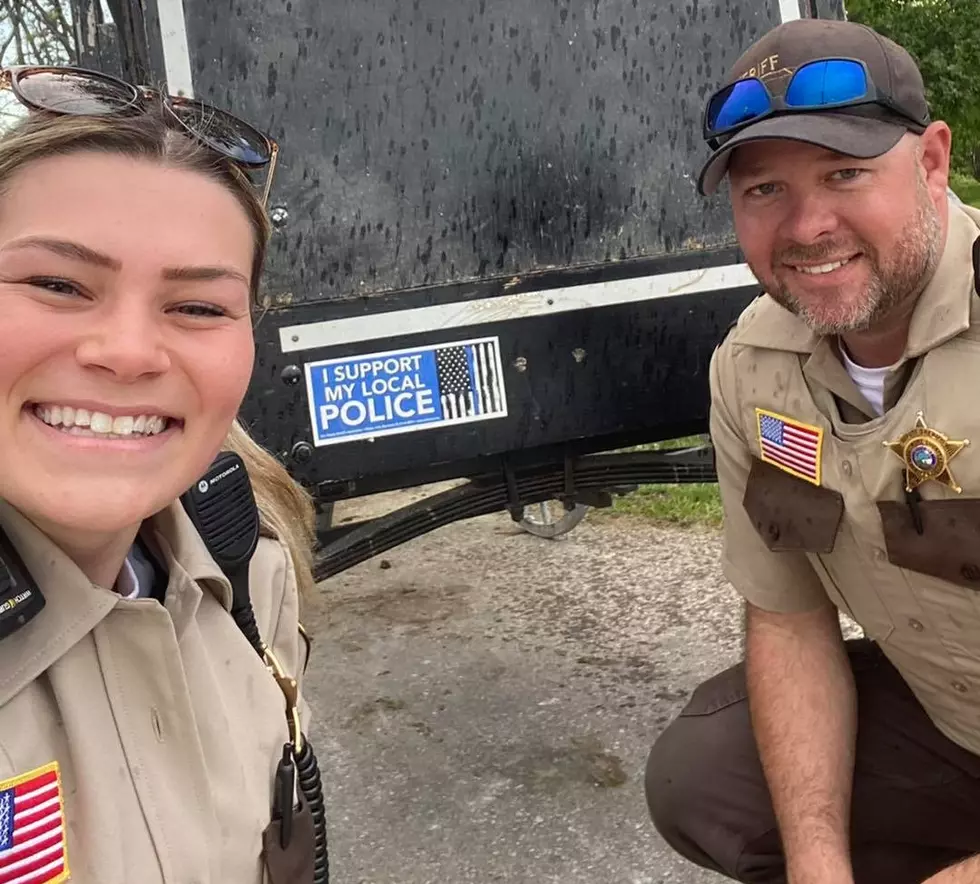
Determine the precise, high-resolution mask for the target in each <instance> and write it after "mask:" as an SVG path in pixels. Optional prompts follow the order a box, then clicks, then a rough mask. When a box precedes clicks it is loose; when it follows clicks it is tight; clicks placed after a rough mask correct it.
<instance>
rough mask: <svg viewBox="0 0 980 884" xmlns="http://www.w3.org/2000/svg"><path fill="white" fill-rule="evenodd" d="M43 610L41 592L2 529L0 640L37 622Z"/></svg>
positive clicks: (0, 546) (0, 538) (0, 542)
mask: <svg viewBox="0 0 980 884" xmlns="http://www.w3.org/2000/svg"><path fill="white" fill-rule="evenodd" d="M43 608H44V596H43V595H42V594H41V590H40V589H39V588H38V585H37V584H36V583H35V582H34V579H33V578H32V577H31V575H30V572H29V571H28V570H27V568H26V567H25V565H24V562H23V560H22V559H21V557H20V556H19V555H18V554H17V550H16V549H14V547H13V544H12V543H11V542H10V541H9V540H8V539H7V536H6V535H5V534H4V533H3V531H2V530H0V639H5V638H6V637H7V636H8V635H10V634H11V633H13V632H16V631H17V630H18V629H20V628H21V627H22V626H24V625H25V624H26V623H28V622H29V621H30V620H33V619H34V618H35V617H36V616H37V615H38V614H40V613H41V610H42V609H43Z"/></svg>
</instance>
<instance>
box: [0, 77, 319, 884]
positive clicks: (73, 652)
mask: <svg viewBox="0 0 980 884" xmlns="http://www.w3.org/2000/svg"><path fill="white" fill-rule="evenodd" d="M2 77H3V80H2V83H0V85H2V86H6V87H12V88H13V90H14V93H15V94H16V95H17V97H18V98H19V99H20V101H21V103H22V104H24V105H25V106H27V108H29V112H28V113H27V117H26V119H25V120H23V121H22V122H21V123H20V124H19V125H18V126H17V127H16V128H15V129H13V130H12V131H9V132H8V133H7V134H6V135H4V136H3V137H2V138H0V529H2V534H3V535H4V536H5V537H6V538H7V543H8V545H7V547H6V550H5V553H4V557H5V558H6V559H8V560H11V559H13V560H14V561H16V558H17V557H16V556H13V555H12V551H13V552H14V553H16V554H17V556H19V559H20V562H19V566H21V567H23V568H24V569H25V570H26V572H27V573H28V574H29V575H30V577H31V579H32V580H33V582H34V583H35V584H36V587H37V589H38V590H39V592H40V594H41V595H43V597H44V599H45V605H44V607H43V608H42V609H41V610H40V611H39V612H37V613H36V616H33V617H32V618H30V619H29V621H28V622H26V623H24V624H23V625H21V626H20V628H18V629H16V630H15V631H10V633H9V634H7V635H5V636H4V637H3V638H2V639H0V880H2V881H14V880H16V881H18V882H30V884H49V882H61V881H66V880H71V881H73V882H78V884H94V882H99V884H124V882H125V884H131V882H134V881H138V882H140V884H157V882H173V884H177V882H180V884H229V882H234V884H251V882H255V884H263V882H266V884H268V882H272V884H279V882H285V881H287V880H288V881H313V880H314V878H313V872H312V868H313V866H312V859H311V855H312V852H313V849H312V836H311V835H310V834H309V831H308V830H306V829H303V830H302V831H299V830H300V829H301V827H299V826H297V827H296V828H297V830H298V831H299V833H298V834H296V833H294V836H295V837H294V838H293V842H292V846H291V847H290V848H289V850H288V851H287V853H291V854H292V856H291V857H288V856H287V857H285V858H284V857H283V856H282V855H278V854H277V852H276V847H277V845H273V844H272V842H273V841H277V842H278V840H279V839H269V838H268V836H267V835H266V837H265V838H264V837H263V836H264V833H266V832H267V830H268V829H269V828H270V824H271V821H272V819H273V817H274V815H275V814H274V805H275V806H276V807H280V806H281V805H280V804H277V802H276V801H275V799H274V797H273V794H274V792H275V791H276V786H277V784H279V783H280V782H281V780H280V777H277V771H280V767H279V765H280V760H281V759H282V758H283V747H284V745H287V744H288V741H289V738H290V731H289V728H288V727H287V720H286V715H285V714H284V710H285V708H286V706H285V703H284V692H283V691H282V690H280V686H279V685H278V684H277V682H276V680H275V679H274V678H273V677H272V675H270V672H269V670H268V669H267V668H266V667H265V666H264V665H263V661H262V660H261V659H260V658H259V657H258V655H257V654H256V653H255V650H254V649H253V647H252V646H251V645H250V644H249V642H248V640H247V639H246V638H245V637H244V636H243V634H242V631H241V630H240V629H239V627H238V626H237V625H236V623H235V621H234V620H233V618H232V617H231V616H230V614H229V608H230V606H231V598H232V589H231V584H230V582H229V580H228V579H226V577H225V575H224V574H223V573H222V571H221V570H220V569H219V567H218V565H217V564H216V563H215V560H214V559H213V558H212V557H211V555H210V554H209V552H208V548H207V547H206V546H205V544H204V542H203V540H202V538H201V536H200V535H199V534H198V532H197V531H196V530H195V528H194V523H193V522H192V521H191V520H190V519H189V516H188V514H187V511H186V510H185V509H184V507H183V506H182V505H181V495H183V494H184V493H185V492H186V491H187V490H188V489H189V488H191V487H192V486H195V485H196V483H197V481H198V479H199V478H200V477H201V476H202V475H203V474H204V473H205V472H206V471H207V469H208V467H209V465H210V464H211V463H212V461H213V459H214V458H215V456H216V455H217V454H218V453H219V451H222V450H227V449H231V450H233V451H235V452H237V453H238V454H239V455H240V456H241V458H242V460H243V462H244V464H245V466H246V468H247V472H248V474H249V476H250V477H251V479H252V482H253V489H254V493H255V499H256V502H257V503H258V506H259V510H260V514H261V525H262V532H261V533H262V536H261V537H260V539H259V541H258V545H257V547H256V550H255V553H254V555H253V558H252V561H251V586H250V594H251V598H252V601H253V605H254V612H255V622H256V625H257V627H258V630H259V632H260V634H261V637H262V639H263V640H264V641H265V642H266V643H267V644H268V646H269V647H270V648H271V649H272V651H273V652H274V653H275V655H276V656H277V658H278V660H279V661H280V662H281V664H282V666H283V668H284V669H285V671H286V672H287V673H291V674H292V675H293V676H295V677H296V678H299V676H300V674H301V673H302V671H303V669H304V668H305V665H306V661H307V653H308V646H307V644H306V642H305V641H304V634H303V633H302V627H301V626H300V625H299V619H298V618H299V599H300V597H301V596H302V595H303V592H304V591H305V590H310V589H312V575H311V555H310V550H311V546H312V525H313V512H312V508H311V505H310V501H309V499H308V497H307V496H306V495H305V494H304V492H303V491H302V489H300V488H299V487H298V486H297V485H296V484H294V483H293V481H292V480H291V479H290V477H289V476H288V474H287V473H286V472H285V471H284V470H283V469H282V467H281V466H280V465H279V464H278V463H277V462H276V461H275V460H274V459H273V458H272V457H271V456H270V455H269V454H268V453H266V452H264V451H263V450H262V449H261V448H260V447H259V446H257V445H256V444H255V443H254V442H253V441H251V440H250V439H249V437H248V436H247V435H246V433H245V431H244V430H243V429H242V427H241V426H240V425H239V424H238V423H237V421H236V415H237V413H238V410H239V406H240V404H241V402H242V399H243V397H244V395H245V393H246V388H247V386H248V383H249V379H250V375H251V372H252V367H253V355H254V344H253V337H252V324H251V312H252V309H253V307H254V305H255V303H256V291H257V285H258V279H259V277H260V274H261V272H262V265H263V259H264V256H265V247H266V238H267V233H268V228H267V221H266V216H265V209H264V203H265V198H264V197H263V195H262V194H261V193H257V192H256V191H255V189H254V187H253V184H252V182H251V181H250V179H249V177H248V174H247V172H248V170H249V169H252V168H261V167H269V169H268V175H267V176H266V177H267V181H266V190H265V193H266V196H267V194H268V179H269V178H271V172H272V166H274V159H275V152H276V147H275V145H274V143H273V142H271V141H270V140H269V139H267V138H266V137H265V136H263V135H261V134H260V133H258V132H257V131H255V130H254V129H252V128H251V127H250V126H248V125H247V124H245V123H243V122H241V121H240V120H237V119H236V118H234V117H232V116H230V115H228V114H225V113H223V112H221V111H217V110H215V109H213V108H208V107H206V106H203V105H201V104H200V103H199V102H194V101H187V100H183V99H168V98H165V97H161V96H158V95H156V94H154V93H152V92H149V91H147V90H141V89H136V88H134V87H132V86H130V85H128V84H125V83H122V82H120V81H116V80H111V79H109V78H105V77H103V76H101V75H98V74H93V73H91V72H83V71H78V70H77V69H69V68H61V69H51V68H46V69H10V70H6V71H3V72H2ZM0 549H2V548H0ZM2 577H3V574H2V573H0V584H2ZM8 585H9V584H8ZM21 588H22V587H21ZM15 589H16V587H15ZM14 598H16V596H14ZM0 608H2V605H0ZM301 708H302V709H303V710H304V712H303V714H304V719H305V705H303V704H302V703H301ZM280 775H281V771H280ZM295 794H297V795H298V789H297V791H296V793H295ZM297 801H299V799H298V798H297ZM297 807H299V808H300V809H301V808H302V804H301V803H300V804H298V805H297ZM277 812H278V811H277ZM270 845H271V846H270ZM279 846H280V847H281V845H279ZM298 854H304V855H303V856H299V857H298V859H297V855H298ZM290 863H292V866H293V868H294V869H295V867H296V866H297V865H299V866H303V867H304V868H305V870H304V871H303V872H301V873H300V872H296V871H291V872H286V873H283V872H282V869H283V868H286V867H288V866H289V865H290Z"/></svg>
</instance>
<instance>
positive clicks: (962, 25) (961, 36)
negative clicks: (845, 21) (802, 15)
mask: <svg viewBox="0 0 980 884" xmlns="http://www.w3.org/2000/svg"><path fill="white" fill-rule="evenodd" d="M846 8H847V17H848V18H849V19H850V20H851V21H859V22H862V23H864V24H867V25H870V26H871V27H873V28H874V29H875V30H876V31H878V32H879V33H881V34H884V35H885V36H886V37H889V38H891V39H892V40H894V41H895V42H896V43H898V44H900V45H901V46H904V47H905V48H906V49H907V50H908V51H909V52H910V53H911V54H912V56H913V57H914V58H915V59H916V61H917V62H918V63H919V67H920V69H921V70H922V79H923V80H924V81H925V84H926V92H927V96H928V98H929V104H930V106H931V108H932V114H933V118H934V119H941V120H945V121H946V122H947V123H949V125H950V127H951V128H952V130H953V165H954V168H955V169H956V170H958V171H960V172H970V173H972V174H974V175H976V176H977V177H980V2H978V0H847V2H846Z"/></svg>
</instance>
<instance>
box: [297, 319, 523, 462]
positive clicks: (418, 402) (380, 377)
mask: <svg viewBox="0 0 980 884" xmlns="http://www.w3.org/2000/svg"><path fill="white" fill-rule="evenodd" d="M306 392H307V396H308V399H309V404H310V421H311V424H312V427H313V441H314V444H315V445H317V446H320V445H336V444H338V443H341V442H352V441H354V440H357V439H375V438H378V437H381V436H393V435H395V434H398V433H409V432H412V431H415V430H426V429H432V428H434V427H446V426H454V425H456V424H466V423H473V422H475V421H486V420H492V419H494V418H502V417H506V416H507V393H506V390H505V389H504V373H503V365H502V363H501V359H500V339H499V338H480V339H478V340H471V341H459V342H456V343H451V344H439V345H436V346H430V347H414V348H411V349H406V350H389V351H387V352H384V353H369V354H365V355H359V356H346V357H343V358H341V359H324V360H322V361H319V362H308V363H307V364H306Z"/></svg>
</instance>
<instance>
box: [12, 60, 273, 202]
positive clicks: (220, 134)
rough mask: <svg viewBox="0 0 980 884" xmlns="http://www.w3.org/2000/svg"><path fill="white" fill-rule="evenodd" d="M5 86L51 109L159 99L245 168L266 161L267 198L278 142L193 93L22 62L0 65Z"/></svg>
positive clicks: (96, 110)
mask: <svg viewBox="0 0 980 884" xmlns="http://www.w3.org/2000/svg"><path fill="white" fill-rule="evenodd" d="M7 87H9V88H10V89H11V91H12V92H13V93H14V95H15V96H16V97H17V99H18V100H19V101H20V102H21V104H23V105H25V106H26V107H28V108H30V109H32V110H37V111H45V112H47V113H53V114H65V115H73V114H75V115H80V116H106V115H113V114H126V113H133V112H135V111H140V110H142V109H143V108H144V107H146V105H147V103H148V102H149V100H151V99H154V98H160V99H162V102H163V106H164V108H165V109H166V111H167V113H168V114H169V116H170V118H171V120H172V121H173V122H174V123H175V124H176V125H177V127H178V128H180V129H182V130H183V131H184V132H186V133H188V134H190V135H191V136H193V137H194V138H195V139H196V140H197V141H199V142H201V143H202V144H204V145H205V146H206V147H208V148H210V149H211V150H213V151H214V152H215V153H217V154H220V155H221V156H223V157H226V158H228V159H229V160H231V161H232V162H234V163H237V164H238V165H240V166H243V167H245V168H246V169H261V168H263V167H265V166H268V167H269V169H268V172H267V174H266V182H265V187H264V190H263V194H262V205H263V206H265V205H266V203H267V202H268V199H269V191H270V189H271V187H272V177H273V175H274V173H275V167H276V157H277V155H278V153H279V145H278V144H276V142H275V141H273V140H272V139H271V138H269V137H268V136H267V135H264V134H263V133H262V132H260V131H259V130H258V129H256V128H255V127H254V126H251V125H249V124H248V123H246V122H245V121H244V120H241V119H239V118H238V117H236V116H233V115H232V114H229V113H227V112H225V111H222V110H218V108H216V107H213V106H212V105H209V104H206V103H205V102H203V101H200V100H199V99H195V98H184V97H182V96H176V95H162V96H161V95H160V94H159V93H158V92H157V91H156V90H153V89H149V88H146V87H138V86H133V85H132V84H130V83H126V82H124V81H123V80H119V79H117V78H115V77H111V76H109V75H108V74H103V73H99V72H98V71H89V70H85V69H83V68H75V67H36V66H21V67H10V68H4V69H2V70H0V89H5V88H7Z"/></svg>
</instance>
